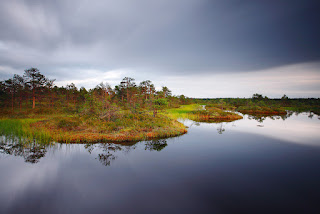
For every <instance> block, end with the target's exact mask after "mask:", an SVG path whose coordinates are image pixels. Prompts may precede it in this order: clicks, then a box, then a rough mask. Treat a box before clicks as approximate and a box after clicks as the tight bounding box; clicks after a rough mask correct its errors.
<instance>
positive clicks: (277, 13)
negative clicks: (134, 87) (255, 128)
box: [0, 0, 320, 98]
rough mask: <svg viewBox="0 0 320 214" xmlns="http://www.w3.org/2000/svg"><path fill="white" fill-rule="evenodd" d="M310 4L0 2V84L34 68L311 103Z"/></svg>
mask: <svg viewBox="0 0 320 214" xmlns="http://www.w3.org/2000/svg"><path fill="white" fill-rule="evenodd" d="M317 2H318V1H316V0H268V1H267V0H260V1H257V0H228V1H226V0H101V1H98V0H68V1H67V0H55V1H51V0H24V1H23V0H1V1H0V29H1V31H0V80H4V79H8V78H11V77H12V76H13V74H20V75H22V74H23V73H24V70H25V69H28V68H31V67H36V68H38V69H39V70H40V72H41V73H43V74H44V75H45V76H47V77H49V78H50V79H56V81H55V84H56V85H58V86H65V85H67V84H70V83H74V84H75V85H76V86H77V87H79V88H80V87H82V86H84V87H86V88H93V87H95V86H96V85H97V84H99V83H100V82H107V83H109V84H110V85H111V86H115V85H117V84H119V83H120V81H121V80H122V78H124V77H126V76H129V77H133V78H135V79H136V82H137V83H139V82H141V81H143V80H151V81H152V82H153V83H154V84H155V86H156V88H157V89H158V90H159V89H161V87H162V86H167V87H168V88H169V89H171V90H172V92H173V94H175V95H180V94H184V95H186V96H188V97H197V98H215V97H251V96H252V94H253V93H260V94H263V95H265V96H268V97H271V98H273V97H281V96H282V95H283V94H286V95H287V96H288V97H292V98H293V97H320V27H319V20H320V13H319V11H320V5H319V4H320V3H317Z"/></svg>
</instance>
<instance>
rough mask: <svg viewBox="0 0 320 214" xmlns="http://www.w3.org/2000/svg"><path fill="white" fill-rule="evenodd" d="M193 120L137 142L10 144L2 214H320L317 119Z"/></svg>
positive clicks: (4, 147)
mask: <svg viewBox="0 0 320 214" xmlns="http://www.w3.org/2000/svg"><path fill="white" fill-rule="evenodd" d="M184 123H186V124H187V125H188V126H189V127H190V128H189V132H188V133H187V134H185V135H183V136H180V137H177V138H171V139H165V140H157V141H156V140H155V141H147V142H138V143H135V144H81V145H73V144H72V145H70V144H68V145H67V144H55V145H51V146H46V147H44V146H40V145H38V144H36V143H35V144H33V145H29V146H23V145H21V144H19V143H17V141H10V140H6V139H5V137H2V138H1V143H0V171H1V174H0V188H1V191H0V213H33V214H34V213H47V214H49V213H291V212H295V213H320V203H319V197H320V120H319V118H318V116H317V115H313V116H312V115H310V114H309V113H302V114H299V115H296V114H292V115H291V116H289V117H288V118H280V117H273V118H254V117H248V116H245V117H244V119H243V120H239V121H235V122H231V123H218V124H215V123H211V124H208V123H195V122H193V121H188V120H186V121H184Z"/></svg>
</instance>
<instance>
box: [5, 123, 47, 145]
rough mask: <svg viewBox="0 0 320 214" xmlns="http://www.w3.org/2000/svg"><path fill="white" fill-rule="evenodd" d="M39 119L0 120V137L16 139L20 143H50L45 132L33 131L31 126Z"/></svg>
mask: <svg viewBox="0 0 320 214" xmlns="http://www.w3.org/2000/svg"><path fill="white" fill-rule="evenodd" d="M37 121H39V119H0V135H3V136H5V137H6V138H9V139H10V138H11V139H12V138H18V139H19V140H20V141H25V142H32V141H34V140H35V139H37V141H38V142H40V143H50V142H51V141H52V138H51V136H50V134H49V133H48V132H46V131H45V130H41V129H38V130H34V129H32V127H31V124H33V123H35V122H37Z"/></svg>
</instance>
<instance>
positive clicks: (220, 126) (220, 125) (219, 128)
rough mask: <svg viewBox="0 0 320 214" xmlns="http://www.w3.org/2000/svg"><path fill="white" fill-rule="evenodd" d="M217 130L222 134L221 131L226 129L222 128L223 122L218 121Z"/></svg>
mask: <svg viewBox="0 0 320 214" xmlns="http://www.w3.org/2000/svg"><path fill="white" fill-rule="evenodd" d="M217 131H218V133H219V134H222V133H223V132H225V131H226V129H225V128H224V124H223V123H220V124H219V126H218V128H217Z"/></svg>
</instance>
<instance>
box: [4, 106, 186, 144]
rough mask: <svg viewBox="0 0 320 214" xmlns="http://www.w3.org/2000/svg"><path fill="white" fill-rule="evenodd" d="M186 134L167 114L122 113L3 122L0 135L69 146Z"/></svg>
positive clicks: (182, 127) (7, 120)
mask: <svg viewBox="0 0 320 214" xmlns="http://www.w3.org/2000/svg"><path fill="white" fill-rule="evenodd" d="M186 132H187V129H186V127H185V126H184V125H183V124H181V123H179V122H178V121H176V120H175V119H172V118H169V117H167V116H165V115H161V114H158V115H156V116H153V115H152V114H151V113H150V112H140V113H138V114H132V113H131V112H129V111H122V112H119V113H118V114H117V116H115V117H114V118H113V119H112V120H110V121H108V120H104V119H99V118H94V117H93V118H83V117H79V116H72V115H69V116H62V115H59V116H55V115H47V116H46V117H44V116H42V117H41V118H36V119H1V120H0V134H1V135H5V136H19V137H21V138H25V139H29V140H32V139H38V140H40V141H45V142H48V141H57V142H68V143H80V142H86V143H87V142H98V141H106V142H123V141H140V140H149V139H154V138H163V137H173V136H177V135H181V134H184V133H186Z"/></svg>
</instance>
